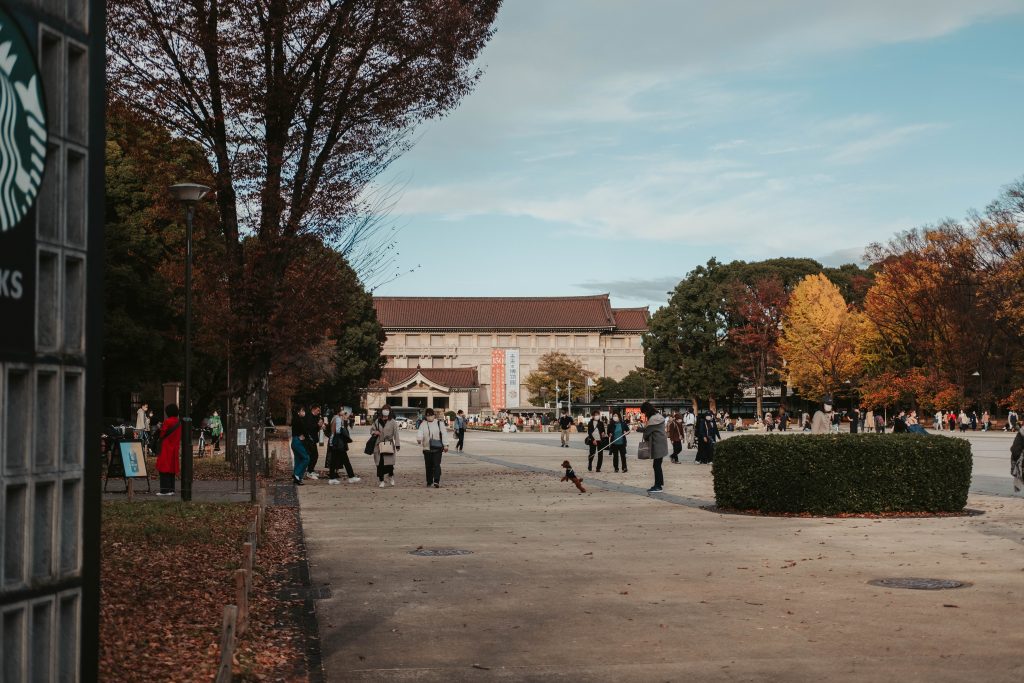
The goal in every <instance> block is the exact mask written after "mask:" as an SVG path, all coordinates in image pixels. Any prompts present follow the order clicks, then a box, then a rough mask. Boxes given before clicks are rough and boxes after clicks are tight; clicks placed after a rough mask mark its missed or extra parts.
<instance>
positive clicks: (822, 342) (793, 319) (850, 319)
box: [779, 274, 863, 395]
mask: <svg viewBox="0 0 1024 683" xmlns="http://www.w3.org/2000/svg"><path fill="white" fill-rule="evenodd" d="M862 334H863V318H862V316H861V315H860V314H859V313H858V312H856V311H854V310H851V308H850V307H849V306H848V305H847V303H846V301H845V300H844V299H843V295H842V294H841V293H840V292H839V288H838V287H836V286H835V285H834V284H832V283H831V282H830V281H829V280H828V278H826V277H825V276H824V275H821V274H819V275H808V276H807V277H806V278H804V280H803V282H801V283H800V284H799V285H798V286H797V287H796V289H794V290H793V292H792V294H791V295H790V297H789V303H788V305H787V306H786V311H785V315H784V316H783V320H782V335H781V337H780V338H779V354H780V355H781V357H782V359H783V361H784V372H785V374H786V376H787V377H788V379H789V381H790V382H791V383H792V384H793V386H794V387H796V388H797V389H798V390H799V391H800V392H801V393H803V394H805V395H809V394H825V393H831V392H834V391H836V390H838V389H840V388H842V385H843V384H844V383H845V382H846V381H848V380H849V381H853V380H855V379H856V378H857V374H858V371H859V369H860V365H861V360H860V356H859V353H858V343H859V338H860V336H861V335H862Z"/></svg>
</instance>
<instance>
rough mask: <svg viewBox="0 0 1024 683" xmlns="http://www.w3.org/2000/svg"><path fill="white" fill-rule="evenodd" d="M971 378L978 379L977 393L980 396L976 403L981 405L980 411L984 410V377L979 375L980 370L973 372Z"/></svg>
mask: <svg viewBox="0 0 1024 683" xmlns="http://www.w3.org/2000/svg"><path fill="white" fill-rule="evenodd" d="M971 377H977V378H978V393H979V394H980V396H978V403H979V404H981V409H982V410H985V404H984V403H983V401H984V400H985V377H984V376H983V375H982V374H981V370H975V371H974V372H972V373H971Z"/></svg>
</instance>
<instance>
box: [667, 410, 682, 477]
mask: <svg viewBox="0 0 1024 683" xmlns="http://www.w3.org/2000/svg"><path fill="white" fill-rule="evenodd" d="M684 431H685V429H684V427H683V418H682V417H681V416H680V415H679V413H677V412H673V413H672V416H671V417H669V420H668V440H669V441H671V442H672V454H671V455H670V456H669V460H671V461H672V462H674V463H676V464H677V465H678V464H679V454H680V453H682V451H683V437H684Z"/></svg>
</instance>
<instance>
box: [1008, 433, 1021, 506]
mask: <svg viewBox="0 0 1024 683" xmlns="http://www.w3.org/2000/svg"><path fill="white" fill-rule="evenodd" d="M1010 475H1011V476H1012V477H1013V492H1014V493H1020V492H1021V490H1024V427H1021V428H1020V429H1019V430H1017V434H1016V436H1014V437H1013V443H1012V444H1011V445H1010Z"/></svg>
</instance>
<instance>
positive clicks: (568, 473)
mask: <svg viewBox="0 0 1024 683" xmlns="http://www.w3.org/2000/svg"><path fill="white" fill-rule="evenodd" d="M562 467H564V468H565V476H564V477H562V481H571V482H572V483H574V484H576V488H578V489H579V490H580V493H586V492H587V490H586V489H585V488H583V480H582V479H580V478H579V477H577V476H576V473H575V472H573V471H572V465H570V464H569V461H568V460H563V461H562Z"/></svg>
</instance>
